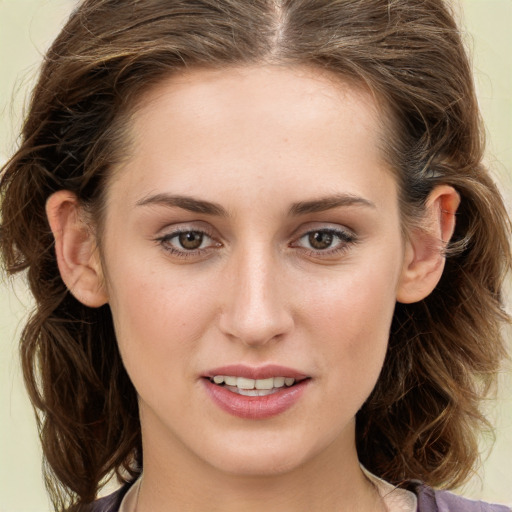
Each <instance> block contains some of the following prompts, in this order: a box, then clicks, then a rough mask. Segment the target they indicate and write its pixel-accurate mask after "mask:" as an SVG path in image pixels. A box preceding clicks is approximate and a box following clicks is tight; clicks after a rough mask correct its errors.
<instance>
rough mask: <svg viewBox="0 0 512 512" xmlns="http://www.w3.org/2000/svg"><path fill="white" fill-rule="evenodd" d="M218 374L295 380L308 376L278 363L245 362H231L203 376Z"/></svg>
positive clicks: (247, 377)
mask: <svg viewBox="0 0 512 512" xmlns="http://www.w3.org/2000/svg"><path fill="white" fill-rule="evenodd" d="M216 375H228V376H232V377H244V378H246V379H255V380H256V379H269V378H270V377H289V378H292V379H295V380H302V379H306V378H308V375H305V374H303V373H301V372H299V371H297V370H294V369H293V368H287V367H286V366H280V365H277V364H268V365H265V366H257V367H254V366H246V365H243V364H231V365H227V366H221V367H219V368H214V369H213V370H209V371H207V372H206V373H205V374H204V375H203V377H208V378H210V379H211V378H213V377H215V376H216Z"/></svg>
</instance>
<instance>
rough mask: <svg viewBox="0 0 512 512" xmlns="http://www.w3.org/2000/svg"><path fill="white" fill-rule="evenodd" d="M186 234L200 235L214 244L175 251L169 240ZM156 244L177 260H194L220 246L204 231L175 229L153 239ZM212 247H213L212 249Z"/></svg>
mask: <svg viewBox="0 0 512 512" xmlns="http://www.w3.org/2000/svg"><path fill="white" fill-rule="evenodd" d="M187 233H197V234H199V235H202V236H203V237H206V238H209V239H210V240H212V241H213V242H214V244H209V245H208V247H203V248H201V247H200V248H198V249H192V250H187V249H186V248H185V247H183V248H182V249H177V248H176V247H173V246H172V245H170V244H171V240H174V239H177V238H178V237H179V236H180V235H182V234H187ZM155 241H156V242H158V243H159V244H160V245H161V246H162V247H163V249H164V250H165V251H167V252H168V253H169V254H171V255H172V256H176V257H178V258H183V259H186V258H194V257H197V256H202V255H205V254H206V253H207V252H208V251H209V250H210V249H212V248H216V247H221V246H222V244H221V243H220V242H215V240H214V238H213V237H212V236H211V235H210V234H209V233H207V232H206V231H205V230H204V229H177V230H176V231H173V232H172V233H168V234H166V235H163V236H160V237H158V238H156V239H155ZM201 245H202V244H201ZM212 245H213V246H214V247H212Z"/></svg>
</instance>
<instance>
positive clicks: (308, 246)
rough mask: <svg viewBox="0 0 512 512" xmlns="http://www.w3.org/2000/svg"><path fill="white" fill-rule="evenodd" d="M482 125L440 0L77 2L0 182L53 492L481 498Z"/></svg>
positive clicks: (504, 258)
mask: <svg viewBox="0 0 512 512" xmlns="http://www.w3.org/2000/svg"><path fill="white" fill-rule="evenodd" d="M482 150H483V148H482V143H481V127H480V124H479V117H478V109H477V104H476V99H475V95H474V90H473V85H472V79H471V73H470V68H469V65H468V61H467V57H466V55H465V53H464V50H463V47H462V44H461V42H460V38H459V34H458V32H457V28H456V26H455V24H454V22H453V19H452V17H451V15H450V13H449V11H448V10H447V8H446V6H445V5H444V3H443V2H442V1H440V0H430V1H424V0H422V1H415V0H407V1H406V0H401V1H394V2H389V1H383V0H373V1H368V2H358V1H353V0H352V1H340V2H325V1H319V0H315V1H314V0H310V1H300V2H299V1H289V2H275V1H255V2H242V1H239V0H237V1H234V0H231V1H229V0H225V1H219V0H216V1H213V0H211V1H190V0H188V1H164V0H151V1H150V0H147V1H137V0H129V1H125V2H123V3H119V2H116V1H114V0H89V1H85V2H83V3H82V4H81V5H80V6H79V7H78V8H77V10H76V11H75V12H74V13H73V15H72V16H71V18H70V20H69V22H68V24H67V25H66V26H65V27H64V29H63V30H62V32H61V35H60V36H59V37H58V39H57V40H56V42H55V43H54V45H53V46H52V48H51V49H50V50H49V52H48V55H47V57H46V61H45V65H44V67H43V69H42V72H41V76H40V79H39V83H38V85H37V86H36V88H35V91H34V95H33V99H32V104H31V107H30V110H29V113H28V116H27V120H26V123H25V126H24V131H23V141H22V144H21V147H20V149H19V151H18V152H17V153H16V154H15V155H14V157H13V158H12V159H11V161H10V162H8V164H7V165H6V166H5V169H4V174H3V177H2V185H1V186H2V193H3V202H2V250H3V257H4V261H5V264H6V267H7V269H8V271H9V272H11V273H13V272H16V271H20V270H23V269H27V271H28V276H29V281H30V285H31V288H32V292H33V294H34V296H35V298H36V302H37V310H36V312H35V314H34V315H33V317H32V319H31V320H30V322H29V323H28V324H27V326H26V328H25V330H24V332H23V336H22V341H21V344H22V345H21V350H22V356H23V364H24V372H25V379H26V382H27V386H28V389H29V393H30V395H31V399H32V401H33V403H34V406H35V408H36V410H37V411H38V415H39V416H38V417H39V421H40V428H41V438H42V442H43V449H44V453H45V457H46V461H47V467H48V472H47V481H48V484H49V488H50V491H51V495H52V497H53V500H54V503H55V508H56V509H57V510H62V509H65V508H70V509H76V510H94V511H97V510H98V511H99V510H112V511H114V510H116V511H117V510H121V512H127V511H128V512H130V511H136V512H145V511H149V510H151V511H155V512H158V511H160V510H162V511H163V510H165V511H173V510H205V509H207V508H208V509H213V510H224V511H227V510H232V509H233V510H234V509H235V508H236V509H237V510H240V509H241V510H256V509H258V510H261V509H264V510H268V511H271V510H294V511H300V510H322V511H330V510H332V511H334V510H336V511H337V510H361V511H370V510H371V511H374V510H391V511H392V510H416V509H418V510H421V511H430V510H446V509H447V508H448V507H449V510H473V509H474V510H480V509H479V508H474V507H480V504H473V503H470V502H469V501H467V500H463V499H462V498H455V497H454V496H453V495H450V494H448V493H446V492H443V491H438V492H434V491H433V490H432V488H431V487H428V486H434V487H446V488H449V487H452V486H454V485H456V484H459V483H461V482H463V481H464V480H465V479H466V478H467V476H468V474H469V473H470V471H471V468H472V466H473V464H474V462H475V458H476V456H477V449H476V432H477V430H478V429H479V428H481V425H482V423H485V420H484V418H483V417H482V415H481V413H480V412H479V409H478V405H479V402H480V400H481V399H482V397H484V396H485V394H486V392H487V389H488V387H489V386H490V385H491V384H492V382H493V379H494V376H495V374H496V371H497V369H498V367H499V364H500V361H501V360H502V358H503V357H504V356H505V349H504V345H503V340H502V337H501V331H500V330H501V327H502V325H503V323H504V322H506V321H507V320H508V319H507V316H506V314H505V313H504V311H503V309H502V305H501V286H502V282H503V278H504V275H505V273H506V271H507V270H508V268H509V265H510V256H509V246H508V234H509V221H508V218H507V216H506V213H505V209H504V206H503V203H502V201H501V199H500V196H499V193H498V191H497V190H496V188H495V186H494V184H493V183H492V181H491V179H490V178H489V176H488V174H487V172H486V170H485V168H484V167H483V166H482V164H481V159H482ZM361 465H362V466H361ZM112 472H115V473H117V475H118V476H119V477H120V479H121V480H122V481H124V482H126V485H125V486H124V487H123V488H122V489H121V490H120V491H119V492H118V493H116V494H115V495H113V496H111V497H109V498H107V499H104V500H100V501H96V502H95V501H94V500H95V498H96V495H97V491H98V488H99V487H100V484H101V482H102V481H103V480H104V479H105V477H107V476H108V475H110V474H111V473H112ZM142 474H143V476H141V475H142ZM419 481H422V482H424V484H422V483H420V482H419ZM425 484H427V485H428V486H427V485H425ZM394 486H397V487H396V488H395V487H394ZM443 507H444V508H443ZM484 509H485V508H484ZM487 510H496V511H503V510H507V509H506V508H505V507H500V506H488V508H487Z"/></svg>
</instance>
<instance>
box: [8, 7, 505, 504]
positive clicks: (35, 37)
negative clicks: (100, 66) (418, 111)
mask: <svg viewBox="0 0 512 512" xmlns="http://www.w3.org/2000/svg"><path fill="white" fill-rule="evenodd" d="M248 1H250V0H248ZM74 3H75V2H73V1H72V0H0V162H2V161H5V159H6V158H7V157H8V155H9V154H11V152H12V151H13V149H14V148H15V145H16V139H15V134H16V132H17V131H18V128H19V126H20V123H21V119H22V107H23V104H24V101H25V97H26V95H27V94H29V93H28V91H29V89H30V84H31V83H33V79H34V76H35V74H36V71H37V69H38V65H39V63H40V60H41V56H42V54H43V53H44V51H45V49H46V48H47V47H48V45H49V43H50V42H51V40H52V39H53V38H54V37H55V35H56V33H57V31H58V30H59V27H60V26H62V23H63V22H64V20H65V18H66V16H67V15H68V14H69V12H70V10H71V9H72V7H73V4H74ZM457 9H458V11H459V12H460V17H461V19H462V20H463V26H465V27H466V28H467V32H468V34H467V38H466V39H467V43H468V46H469V47H470V48H472V50H473V54H474V67H475V73H476V77H477V84H478V92H479V99H480V104H481V107H482V111H483V116H484V119H485V121H486V125H487V128H488V143H489V151H488V156H487V160H488V162H489V164H490V165H491V167H492V168H493V170H494V172H495V174H496V176H497V179H498V180H499V181H500V183H501V185H502V188H503V191H504V194H505V196H506V197H507V198H508V199H507V201H508V204H509V205H510V204H512V202H511V201H510V198H511V197H512V180H511V179H510V177H509V172H511V171H512V0H458V4H457ZM511 303H512V302H511ZM29 304H30V301H29V298H28V295H27V292H26V290H25V287H24V284H23V282H21V281H17V282H16V283H14V285H10V284H6V283H3V284H0V512H46V511H49V510H50V507H49V504H48V501H47V499H46V495H45V491H44V486H43V483H42V477H41V470H40V449H39V444H38V439H37V433H36V429H35V422H34V419H33V414H32V410H31V408H30V405H29V403H28V400H27V398H26V394H25V391H24V388H23V384H22V380H21V374H20V369H19V365H18V357H17V348H16V338H17V336H18V334H19V330H20V325H21V321H22V319H23V318H24V317H25V316H26V314H27V310H28V307H29ZM509 309H511V308H509ZM490 413H491V416H492V417H493V418H494V422H495V424H496V425H497V441H496V444H495V446H494V449H493V451H492V452H491V455H490V456H489V457H488V458H487V459H486V460H485V461H484V464H483V466H482V467H481V468H480V469H479V471H478V473H477V474H476V475H475V477H474V478H473V480H472V481H471V482H470V483H469V484H468V485H467V486H465V488H463V489H461V490H460V492H463V493H464V494H465V495H467V496H469V497H474V498H480V499H485V500H489V501H499V502H502V503H507V504H509V505H512V373H511V371H510V368H509V370H508V371H504V372H503V375H502V376H501V386H500V395H499V400H498V403H497V404H494V405H492V406H490ZM489 445H490V442H489V440H485V439H484V440H483V442H482V446H483V447H486V446H487V447H488V446H489Z"/></svg>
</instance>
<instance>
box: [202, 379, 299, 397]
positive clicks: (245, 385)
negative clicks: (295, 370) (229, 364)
mask: <svg viewBox="0 0 512 512" xmlns="http://www.w3.org/2000/svg"><path fill="white" fill-rule="evenodd" d="M301 380H304V379H301ZM210 382H211V383H212V384H215V385H217V386H220V387H223V388H225V389H227V390H229V391H231V392H233V393H237V394H238V395H243V396H267V395H272V394H274V393H278V392H279V391H281V390H283V388H284V389H286V388H290V387H292V386H294V385H295V384H296V383H297V382H299V380H298V379H297V380H296V379H295V378H293V377H282V376H280V377H268V378H266V379H249V378H247V377H236V376H234V375H215V376H213V377H211V378H210Z"/></svg>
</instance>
